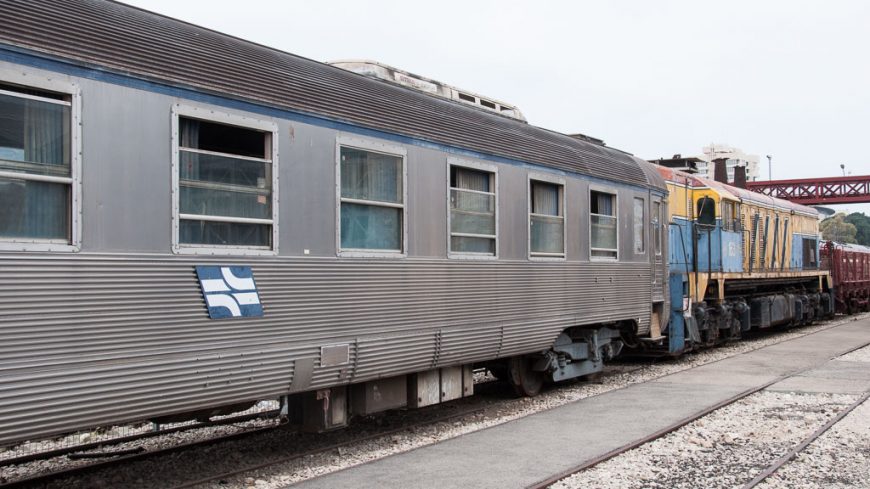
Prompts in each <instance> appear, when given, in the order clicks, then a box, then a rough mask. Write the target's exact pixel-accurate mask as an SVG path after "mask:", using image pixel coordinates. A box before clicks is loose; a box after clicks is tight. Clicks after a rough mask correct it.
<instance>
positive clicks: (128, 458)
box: [0, 422, 285, 489]
mask: <svg viewBox="0 0 870 489" xmlns="http://www.w3.org/2000/svg"><path fill="white" fill-rule="evenodd" d="M284 424H285V423H283V422H282V423H278V424H275V425H272V426H265V427H261V428H254V429H250V430H245V431H241V432H238V433H233V434H230V435H222V436H218V437H214V438H208V439H205V440H197V441H193V442H187V443H181V444H178V445H173V446H171V447H166V448H160V449H157V450H150V451H144V452H139V453H129V454H126V453H125V454H122V455H118V456H113V455H111V454H108V455H107V457H106V458H110V457H111V458H110V459H109V460H103V461H101V462H96V463H90V464H86V465H79V466H76V467H67V468H64V469H61V470H57V471H54V472H47V473H43V474H36V475H33V476H29V477H24V478H21V479H16V480H13V481H9V482H4V483H0V488H3V489H12V488H16V487H24V486H29V487H33V486H36V485H44V484H45V483H47V482H50V481H54V480H57V479H60V478H63V477H71V476H75V475H81V474H86V473H88V472H93V471H96V470H98V469H104V468H107V467H112V466H115V465H120V464H121V463H126V462H134V461H140V460H145V459H148V458H153V457H157V456H160V455H168V454H171V453H175V452H180V451H183V450H187V449H190V448H194V447H205V446H209V445H215V444H217V443H222V442H225V441H231V440H236V439H242V438H247V437H248V436H252V435H255V434H259V433H264V432H267V431H271V430H274V429H276V428H279V427H281V426H284Z"/></svg>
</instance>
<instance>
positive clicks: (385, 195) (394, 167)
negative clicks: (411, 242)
mask: <svg viewBox="0 0 870 489" xmlns="http://www.w3.org/2000/svg"><path fill="white" fill-rule="evenodd" d="M404 160H405V158H404V155H396V154H388V153H383V152H380V151H372V150H369V149H364V148H359V147H350V146H340V149H339V167H338V170H339V182H340V204H339V236H340V238H339V242H340V249H341V251H342V252H349V253H350V254H353V253H362V254H366V253H377V254H401V253H403V252H404V241H405V240H404V229H405V222H404V219H405V190H404V188H405V183H404V178H405V177H404V175H405V169H404V166H405V161H404Z"/></svg>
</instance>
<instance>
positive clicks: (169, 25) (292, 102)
mask: <svg viewBox="0 0 870 489" xmlns="http://www.w3.org/2000/svg"><path fill="white" fill-rule="evenodd" d="M0 24H2V25H3V29H2V30H0V42H4V43H8V44H11V45H14V46H18V47H23V48H27V49H30V50H34V51H40V52H44V53H47V54H50V55H53V56H58V57H62V58H65V59H70V60H75V61H78V62H80V63H84V64H86V65H91V66H97V67H105V68H109V69H110V70H113V71H116V72H119V73H122V74H127V75H132V76H135V77H138V78H143V79H147V80H151V81H156V82H161V83H170V84H173V85H181V86H185V87H191V88H194V89H197V90H203V91H208V92H212V93H214V94H218V95H220V96H226V97H232V98H236V99H241V100H247V101H253V102H258V103H264V104H266V105H269V106H273V107H278V108H284V109H289V110H295V111H301V112H304V113H309V114H316V115H321V116H324V117H327V118H330V119H335V120H340V121H346V122H350V123H353V124H356V125H360V126H363V127H367V128H372V129H377V130H382V131H387V132H390V133H395V134H400V135H405V136H410V137H415V138H420V139H424V140H427V141H432V142H436V143H440V144H445V145H450V146H455V147H460V148H464V149H469V150H472V151H477V152H481V153H485V154H491V155H495V156H501V157H505V158H511V159H515V160H521V161H527V162H530V163H537V164H541V165H544V166H549V167H553V168H558V169H562V170H567V171H572V172H579V173H582V174H585V175H590V176H594V177H599V178H605V179H609V180H613V181H619V182H626V183H631V184H636V185H647V184H649V185H652V186H655V187H658V188H662V184H661V178H660V177H659V176H657V175H656V176H655V177H650V173H649V172H648V170H647V169H645V168H644V167H643V163H641V162H639V160H637V159H636V158H634V157H632V156H629V155H627V154H624V153H622V152H619V151H616V150H613V149H610V148H606V147H601V146H598V145H595V144H591V143H587V142H584V141H579V140H576V139H573V138H571V137H568V136H566V135H564V134H560V133H557V132H553V131H548V130H545V129H541V128H537V127H534V126H531V125H528V124H524V123H521V122H519V121H515V120H512V119H509V118H506V117H501V116H498V115H494V114H489V113H486V112H485V111H482V110H478V109H474V108H471V107H468V106H465V105H464V104H460V103H456V102H451V101H448V100H443V99H440V98H437V97H433V96H429V95H426V94H422V93H419V92H416V91H413V90H410V89H406V88H403V87H399V86H395V85H392V84H389V83H386V82H382V81H377V80H372V79H368V78H366V77H363V76H360V75H356V74H353V73H349V72H346V71H344V70H341V69H339V68H334V67H331V66H328V65H325V64H322V63H319V62H316V61H312V60H309V59H305V58H301V57H298V56H294V55H291V54H288V53H284V52H281V51H277V50H274V49H271V48H267V47H264V46H260V45H257V44H254V43H250V42H246V41H242V40H240V39H237V38H234V37H231V36H227V35H224V34H220V33H217V32H214V31H210V30H208V29H203V28H200V27H196V26H193V25H190V24H187V23H184V22H180V21H177V20H174V19H169V18H166V17H163V16H160V15H157V14H153V13H150V12H146V11H142V10H139V9H136V8H133V7H129V6H126V5H122V4H117V3H113V2H105V1H100V0H75V1H72V0H68V1H61V0H54V1H44V0H43V1H33V0H2V1H0Z"/></svg>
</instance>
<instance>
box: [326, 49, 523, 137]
mask: <svg viewBox="0 0 870 489" xmlns="http://www.w3.org/2000/svg"><path fill="white" fill-rule="evenodd" d="M328 64H330V65H332V66H335V67H338V68H341V69H344V70H347V71H352V72H354V73H358V74H360V75H364V76H368V77H371V78H377V79H379V80H385V81H388V82H390V83H395V84H397V85H402V86H404V87H408V88H413V89H414V90H418V91H420V92H423V93H428V94H430V95H435V96H438V97H443V98H447V99H450V100H456V101H457V102H461V103H463V104H466V105H473V106H474V107H477V108H479V109H483V110H486V111H487V112H495V113H496V114H499V115H503V116H505V117H510V118H511V119H516V120H518V121H522V122H526V118H525V117H524V116H523V113H522V112H520V109H518V108H517V107H516V106H515V105H511V104H508V103H505V102H501V101H499V100H496V99H494V98H490V97H482V96H480V95H478V94H476V93H472V92H469V91H467V90H460V89H458V88H456V87H453V86H450V85H447V84H446V83H442V82H439V81H437V80H432V79H429V78H425V77H422V76H420V75H415V74H413V73H409V72H407V71H404V70H400V69H398V68H394V67H392V66H389V65H385V64H383V63H378V62H377V61H368V60H341V61H330V62H329V63H328Z"/></svg>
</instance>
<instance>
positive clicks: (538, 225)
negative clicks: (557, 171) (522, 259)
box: [529, 180, 565, 258]
mask: <svg viewBox="0 0 870 489" xmlns="http://www.w3.org/2000/svg"><path fill="white" fill-rule="evenodd" d="M564 189H565V187H564V186H563V185H561V184H558V183H551V182H543V181H537V180H530V181H529V255H530V256H532V257H551V258H564V257H565V206H564V203H563V198H564V197H563V194H564Z"/></svg>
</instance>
